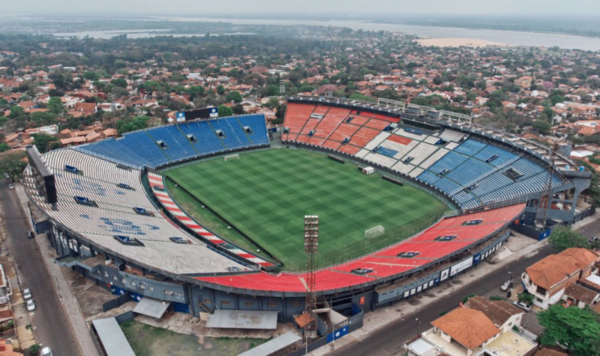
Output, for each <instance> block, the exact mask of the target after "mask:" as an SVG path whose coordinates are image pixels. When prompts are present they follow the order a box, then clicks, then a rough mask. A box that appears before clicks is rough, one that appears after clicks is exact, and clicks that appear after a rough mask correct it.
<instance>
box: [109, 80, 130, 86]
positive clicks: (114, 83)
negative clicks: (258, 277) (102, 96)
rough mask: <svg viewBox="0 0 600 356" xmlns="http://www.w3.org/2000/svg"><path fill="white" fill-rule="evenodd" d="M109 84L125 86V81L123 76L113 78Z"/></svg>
mask: <svg viewBox="0 0 600 356" xmlns="http://www.w3.org/2000/svg"><path fill="white" fill-rule="evenodd" d="M110 84H112V85H115V86H118V87H120V88H127V81H126V80H125V79H123V78H118V79H113V80H112V81H111V82H110Z"/></svg>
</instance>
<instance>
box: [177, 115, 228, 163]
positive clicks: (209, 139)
mask: <svg viewBox="0 0 600 356" xmlns="http://www.w3.org/2000/svg"><path fill="white" fill-rule="evenodd" d="M179 128H180V129H181V131H183V132H184V133H185V134H186V135H189V134H191V135H194V136H195V137H196V142H194V143H193V146H194V148H195V149H196V150H198V151H200V153H201V154H203V155H206V154H211V153H215V152H219V151H224V150H225V148H226V147H225V145H224V144H223V143H222V142H221V140H219V137H217V134H216V133H215V131H214V130H213V129H212V128H211V127H210V126H208V123H207V122H206V121H197V122H190V123H185V124H181V125H179Z"/></svg>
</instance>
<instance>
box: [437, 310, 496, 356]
mask: <svg viewBox="0 0 600 356" xmlns="http://www.w3.org/2000/svg"><path fill="white" fill-rule="evenodd" d="M431 324H432V325H433V326H435V327H437V328H439V329H440V330H442V331H443V332H444V333H446V334H448V335H450V337H452V339H454V340H456V342H458V343H460V344H461V345H463V346H465V347H467V348H468V349H470V350H474V349H476V348H478V347H479V346H481V345H482V344H483V343H484V342H486V341H488V340H489V339H491V338H492V337H494V335H496V334H498V333H499V332H500V329H498V328H497V327H496V326H495V325H494V323H493V322H492V321H491V320H490V319H489V318H488V317H486V316H485V314H484V313H482V312H481V311H479V310H473V309H469V308H456V309H454V310H452V311H451V312H449V313H448V314H446V315H444V316H442V317H440V318H438V319H436V320H434V321H433V322H432V323H431Z"/></svg>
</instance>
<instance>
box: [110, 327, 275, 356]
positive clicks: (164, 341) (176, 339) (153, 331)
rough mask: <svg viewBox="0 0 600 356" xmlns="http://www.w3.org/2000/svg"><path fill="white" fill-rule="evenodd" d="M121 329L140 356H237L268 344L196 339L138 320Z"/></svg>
mask: <svg viewBox="0 0 600 356" xmlns="http://www.w3.org/2000/svg"><path fill="white" fill-rule="evenodd" d="M121 328H122V329H123V332H124V333H125V336H126V337H127V340H129V343H130V344H131V347H132V348H133V351H134V352H135V354H136V355H137V356H155V355H170V356H191V355H201V356H235V355H239V354H240V353H242V352H244V351H247V350H249V349H251V348H254V347H256V346H258V345H260V344H262V343H265V342H267V341H268V340H266V339H249V338H247V339H242V338H235V339H233V338H225V337H220V338H211V337H202V336H200V337H196V336H195V335H189V334H188V335H185V334H179V333H176V332H172V331H169V330H166V329H160V328H155V327H153V326H150V325H147V324H142V323H140V322H137V321H135V320H130V321H127V322H125V323H123V324H122V325H121Z"/></svg>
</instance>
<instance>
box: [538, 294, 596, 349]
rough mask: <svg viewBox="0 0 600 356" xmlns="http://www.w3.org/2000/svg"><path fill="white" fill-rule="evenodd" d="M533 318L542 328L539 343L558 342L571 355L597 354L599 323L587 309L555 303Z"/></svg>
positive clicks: (547, 344)
mask: <svg viewBox="0 0 600 356" xmlns="http://www.w3.org/2000/svg"><path fill="white" fill-rule="evenodd" d="M537 318H538V320H539V322H540V324H541V325H542V326H543V327H545V330H544V332H543V334H542V336H541V337H540V339H539V342H540V344H541V345H544V346H555V345H556V344H557V343H560V344H562V345H565V346H567V347H568V348H569V353H570V354H571V355H573V356H588V355H600V322H599V317H598V314H596V313H594V311H592V310H591V309H589V308H585V309H580V308H577V307H570V308H565V307H563V306H562V304H561V303H557V304H554V305H552V306H551V307H550V309H548V310H546V311H541V312H539V313H538V315H537Z"/></svg>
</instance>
